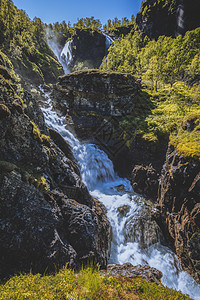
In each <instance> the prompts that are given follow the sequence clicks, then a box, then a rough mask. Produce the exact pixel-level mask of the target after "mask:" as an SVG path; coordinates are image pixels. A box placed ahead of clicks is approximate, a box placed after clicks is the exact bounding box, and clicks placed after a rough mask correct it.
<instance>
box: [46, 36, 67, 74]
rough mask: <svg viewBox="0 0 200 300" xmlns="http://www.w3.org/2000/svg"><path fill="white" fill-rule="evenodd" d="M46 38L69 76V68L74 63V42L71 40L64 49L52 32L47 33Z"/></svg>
mask: <svg viewBox="0 0 200 300" xmlns="http://www.w3.org/2000/svg"><path fill="white" fill-rule="evenodd" d="M46 38H47V43H48V45H49V47H50V48H51V50H52V51H53V52H54V54H55V56H56V57H57V59H58V61H59V63H60V64H61V65H62V67H63V70H64V73H65V74H69V73H70V69H69V66H70V63H71V61H72V46H71V44H72V40H69V41H68V42H67V43H66V44H65V45H64V47H63V49H62V48H61V47H60V45H59V43H58V41H57V37H56V36H55V35H54V33H53V32H52V31H51V30H47V31H46Z"/></svg>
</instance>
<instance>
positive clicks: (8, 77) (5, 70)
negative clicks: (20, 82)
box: [0, 65, 11, 80]
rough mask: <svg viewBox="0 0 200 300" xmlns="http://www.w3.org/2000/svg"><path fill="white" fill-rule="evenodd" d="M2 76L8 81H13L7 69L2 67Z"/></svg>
mask: <svg viewBox="0 0 200 300" xmlns="http://www.w3.org/2000/svg"><path fill="white" fill-rule="evenodd" d="M0 74H1V75H2V76H3V77H4V78H5V79H7V80H9V79H11V75H10V73H9V71H8V69H7V68H5V67H4V66H1V65H0Z"/></svg>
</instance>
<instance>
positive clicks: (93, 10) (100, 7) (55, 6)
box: [13, 0, 142, 24]
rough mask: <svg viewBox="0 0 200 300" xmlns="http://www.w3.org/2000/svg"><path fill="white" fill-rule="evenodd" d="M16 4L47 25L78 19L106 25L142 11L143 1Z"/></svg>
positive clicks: (22, 0) (33, 0) (19, 0)
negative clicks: (96, 20) (92, 19)
mask: <svg viewBox="0 0 200 300" xmlns="http://www.w3.org/2000/svg"><path fill="white" fill-rule="evenodd" d="M13 2H14V4H15V5H16V6H17V7H18V8H20V9H23V10H25V11H26V13H27V14H28V16H29V17H30V18H31V19H33V18H34V17H38V18H41V20H42V21H43V22H45V23H55V22H57V21H58V22H61V21H63V20H65V21H66V22H68V21H70V22H71V23H72V24H73V23H74V22H76V21H77V18H79V19H80V18H83V17H91V16H94V17H95V19H100V20H101V22H102V24H104V23H105V22H106V21H107V20H108V19H113V18H115V17H117V18H118V19H121V18H122V17H127V18H130V16H131V15H132V14H134V15H135V16H136V14H137V12H138V11H139V10H140V5H141V3H142V0H98V1H95V0H93V1H92V0H70V1H69V0H54V1H52V0H13Z"/></svg>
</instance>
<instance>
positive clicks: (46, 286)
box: [0, 268, 190, 300]
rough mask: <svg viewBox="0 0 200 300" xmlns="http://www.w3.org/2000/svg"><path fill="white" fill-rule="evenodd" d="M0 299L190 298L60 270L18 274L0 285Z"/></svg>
mask: <svg viewBox="0 0 200 300" xmlns="http://www.w3.org/2000/svg"><path fill="white" fill-rule="evenodd" d="M0 299H1V300H7V299H20V300H21V299H31V300H34V299H35V300H36V299H37V300H39V299H48V300H49V299H71V300H72V299H73V300H75V299H77V300H78V299H105V300H108V299H127V300H128V299H129V300H130V299H152V300H153V299H154V300H156V299H159V300H160V299H180V300H181V299H182V300H183V299H190V298H189V297H187V296H184V295H182V294H181V293H180V292H176V291H174V290H171V289H168V288H164V287H163V286H162V285H161V284H159V285H157V284H155V283H148V282H146V281H144V280H142V279H139V278H137V279H125V278H118V277H112V276H102V275H101V274H100V273H99V272H98V271H97V270H94V269H93V268H86V269H84V270H81V271H80V272H79V273H75V272H74V271H72V270H70V269H67V268H63V269H62V270H60V271H59V273H57V274H56V275H48V276H41V275H39V274H36V275H32V274H29V275H20V276H15V277H12V278H11V279H10V280H9V281H8V282H6V283H5V284H1V285H0Z"/></svg>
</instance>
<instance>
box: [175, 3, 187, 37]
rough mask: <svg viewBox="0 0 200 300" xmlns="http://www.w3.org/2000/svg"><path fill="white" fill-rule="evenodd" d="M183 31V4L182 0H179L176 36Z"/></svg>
mask: <svg viewBox="0 0 200 300" xmlns="http://www.w3.org/2000/svg"><path fill="white" fill-rule="evenodd" d="M184 31H185V6H184V1H183V0H180V4H179V6H178V8H177V29H176V36H178V35H180V34H183V33H184Z"/></svg>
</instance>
